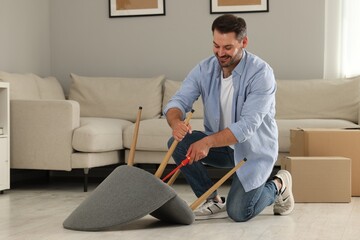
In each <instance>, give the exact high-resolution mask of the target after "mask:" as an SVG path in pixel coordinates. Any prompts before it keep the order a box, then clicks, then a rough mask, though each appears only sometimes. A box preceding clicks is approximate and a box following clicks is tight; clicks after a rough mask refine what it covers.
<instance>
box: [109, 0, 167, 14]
mask: <svg viewBox="0 0 360 240" xmlns="http://www.w3.org/2000/svg"><path fill="white" fill-rule="evenodd" d="M156 15H165V0H109V17H111V18H112V17H139V16H156Z"/></svg>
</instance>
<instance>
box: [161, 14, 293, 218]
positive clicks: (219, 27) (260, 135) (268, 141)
mask: <svg viewBox="0 0 360 240" xmlns="http://www.w3.org/2000/svg"><path fill="white" fill-rule="evenodd" d="M212 32H213V52H214V56H211V57H209V58H207V59H205V60H203V61H201V62H200V63H199V64H198V65H197V66H196V67H195V68H194V69H193V70H192V71H191V72H190V73H189V75H188V76H187V77H186V79H185V80H184V82H183V84H182V86H181V88H180V90H179V91H178V92H177V93H176V94H175V95H174V96H173V97H172V98H171V100H170V101H169V103H168V104H167V106H166V107H165V109H164V114H165V115H166V118H167V121H168V123H169V125H170V127H171V128H172V135H173V137H172V138H171V139H170V140H169V143H168V144H169V146H170V145H171V143H172V141H173V140H174V139H175V140H177V141H179V143H178V145H177V148H176V149H175V151H174V153H173V158H174V160H175V161H176V163H177V164H180V163H181V161H182V160H184V159H185V158H186V157H189V158H190V164H189V165H188V166H186V167H183V168H182V170H181V171H182V172H183V173H184V175H185V178H186V180H187V182H188V183H189V184H190V186H191V187H192V189H193V191H194V193H195V195H196V196H197V197H199V196H201V195H202V194H203V193H204V192H206V190H208V189H209V188H210V187H211V186H212V185H213V183H212V181H211V179H210V178H209V176H208V175H207V169H206V167H205V166H204V164H207V165H211V166H215V167H226V168H231V167H233V166H235V164H237V163H238V162H239V161H241V160H242V159H244V158H246V159H247V161H246V162H245V164H244V165H243V166H242V167H241V168H240V169H239V170H237V172H236V175H234V177H233V182H232V184H231V187H230V191H229V194H228V197H227V199H226V201H225V198H224V197H220V196H219V195H218V194H217V192H214V193H213V194H212V195H211V196H210V197H209V199H208V200H207V201H206V202H205V203H204V204H203V205H202V206H201V207H200V208H198V209H197V210H195V212H194V213H195V215H196V218H197V219H209V218H221V217H227V216H229V217H230V218H232V219H233V220H234V221H238V222H241V221H247V220H249V219H251V218H253V217H255V216H256V215H258V214H259V213H260V212H261V211H262V210H263V209H264V208H265V207H267V206H269V205H271V204H273V203H274V202H275V204H274V214H277V215H286V214H289V213H290V212H291V211H292V210H293V208H294V198H293V195H292V190H291V187H292V180H291V175H290V173H289V172H287V171H284V170H280V171H279V172H278V173H277V175H276V176H275V177H274V179H272V180H269V181H267V179H268V178H269V176H270V174H271V172H272V169H273V167H274V164H275V161H276V159H277V153H278V129H277V125H276V122H275V92H276V82H275V77H274V74H273V70H272V69H271V67H270V66H269V65H268V64H267V63H266V62H264V61H263V60H262V59H260V58H258V57H257V56H255V55H253V54H251V53H249V52H247V51H246V50H245V48H246V46H247V44H248V37H247V34H246V23H245V21H244V20H243V19H242V18H239V17H236V16H234V15H228V14H227V15H222V16H220V17H218V18H217V19H215V20H214V22H213V24H212ZM199 96H201V97H202V100H203V104H204V127H205V132H200V131H192V129H191V126H190V125H186V124H185V123H184V121H183V119H184V118H185V115H186V112H189V111H190V110H191V107H192V105H193V103H194V101H196V100H197V98H198V97H199Z"/></svg>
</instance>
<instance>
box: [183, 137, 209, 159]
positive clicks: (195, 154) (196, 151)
mask: <svg viewBox="0 0 360 240" xmlns="http://www.w3.org/2000/svg"><path fill="white" fill-rule="evenodd" d="M210 148H211V146H210V144H209V141H208V137H205V138H203V139H201V140H199V141H197V142H194V143H193V144H191V145H190V147H189V149H188V151H187V154H186V156H188V157H190V161H189V164H192V163H193V162H194V161H195V162H197V161H199V160H201V159H203V158H205V157H207V155H208V153H209V150H210Z"/></svg>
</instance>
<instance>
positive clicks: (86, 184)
mask: <svg viewBox="0 0 360 240" xmlns="http://www.w3.org/2000/svg"><path fill="white" fill-rule="evenodd" d="M89 170H90V169H89V168H84V192H87V191H88V176H89Z"/></svg>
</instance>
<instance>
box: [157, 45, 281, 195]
mask: <svg viewBox="0 0 360 240" xmlns="http://www.w3.org/2000/svg"><path fill="white" fill-rule="evenodd" d="M220 74H221V66H220V65H219V63H218V60H217V58H216V57H215V56H212V57H209V58H207V59H205V60H203V61H201V62H200V63H199V64H198V65H197V66H196V67H195V68H194V69H193V70H192V71H191V72H190V73H189V75H188V76H187V77H186V79H185V80H184V81H183V83H182V86H181V88H180V90H179V91H178V92H177V93H176V94H175V95H174V96H173V97H172V98H171V100H170V101H169V103H168V104H167V106H166V107H165V109H164V114H166V112H167V111H168V110H169V109H170V108H174V107H175V108H179V109H180V110H181V111H182V112H183V116H184V117H185V115H186V113H187V112H189V111H190V110H191V108H192V105H193V103H194V101H196V100H197V99H198V97H199V96H201V97H202V100H203V104H204V127H205V133H206V134H213V133H216V132H218V131H220V81H221V75H220ZM232 79H233V85H234V96H233V106H232V121H231V122H232V124H231V125H230V126H229V129H230V130H231V132H232V133H233V134H234V136H235V137H236V139H237V141H238V143H236V144H235V145H234V159H235V164H237V163H238V162H239V161H241V160H242V159H243V158H246V159H247V162H246V163H245V164H244V165H243V166H242V167H241V168H240V169H238V170H237V172H236V174H237V176H238V178H239V180H240V182H241V183H242V184H243V186H244V189H245V191H250V190H252V189H255V188H257V187H259V186H261V185H262V184H264V183H265V182H266V180H267V179H268V177H269V176H270V174H271V171H272V169H273V167H274V164H275V162H276V159H277V154H278V129H277V125H276V122H275V92H276V82H275V77H274V74H273V70H272V68H271V67H270V66H269V65H268V64H267V63H266V62H264V61H263V60H262V59H260V58H259V57H257V56H255V55H253V54H251V53H249V52H247V51H246V50H243V57H242V59H241V61H240V63H239V64H238V65H237V66H236V67H235V69H234V70H233V72H232Z"/></svg>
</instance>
